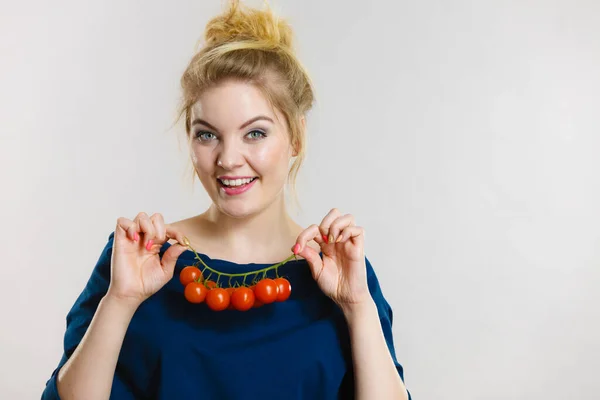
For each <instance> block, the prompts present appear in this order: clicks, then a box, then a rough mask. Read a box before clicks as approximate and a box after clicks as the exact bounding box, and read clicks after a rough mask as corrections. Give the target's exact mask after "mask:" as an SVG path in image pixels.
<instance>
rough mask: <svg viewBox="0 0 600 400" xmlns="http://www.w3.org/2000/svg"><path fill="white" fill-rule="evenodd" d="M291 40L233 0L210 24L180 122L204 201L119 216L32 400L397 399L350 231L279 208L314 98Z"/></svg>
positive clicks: (379, 305) (379, 311) (343, 220)
mask: <svg viewBox="0 0 600 400" xmlns="http://www.w3.org/2000/svg"><path fill="white" fill-rule="evenodd" d="M291 42H292V32H291V29H290V27H289V25H288V24H287V23H286V22H285V21H283V20H280V19H278V18H276V17H275V16H274V15H273V13H272V12H271V11H270V10H266V11H262V10H255V9H248V8H244V7H242V6H240V5H239V4H238V2H237V1H233V2H231V3H230V5H229V7H228V9H227V10H226V11H225V12H224V13H223V14H222V15H219V16H217V17H215V18H214V19H212V20H211V21H210V22H209V23H208V25H207V27H206V31H205V44H204V47H203V48H202V49H201V50H200V51H199V52H198V54H196V55H195V56H194V57H193V58H192V60H191V62H190V63H189V66H188V67H187V69H186V71H185V72H184V74H183V77H182V78H181V84H182V89H183V102H182V107H181V116H182V117H183V118H185V126H186V134H187V138H188V140H189V150H190V154H191V160H192V163H193V167H194V170H195V174H196V175H197V177H198V178H199V179H200V181H201V182H202V185H203V186H204V188H205V190H206V191H207V193H208V195H209V196H210V198H211V199H212V205H211V206H210V207H209V208H208V209H207V210H206V211H205V212H204V213H202V214H200V215H197V216H193V217H191V218H188V219H185V220H182V221H177V222H173V223H170V224H166V223H165V222H164V220H163V217H162V215H161V214H159V213H157V214H154V215H152V216H149V215H147V214H145V213H143V212H141V213H139V214H138V215H137V216H136V217H135V218H134V219H133V220H130V219H127V218H119V219H118V221H117V225H116V229H115V231H114V232H112V233H111V234H110V235H109V237H108V243H107V244H106V247H105V248H104V251H103V252H102V253H101V255H100V258H99V260H98V263H97V265H96V267H95V268H94V270H93V272H92V275H91V277H90V279H89V282H88V283H87V286H86V287H85V289H84V290H83V292H82V293H81V295H80V296H79V298H78V299H77V301H76V303H75V304H74V306H73V308H72V309H71V311H70V312H69V314H68V316H67V330H66V333H65V338H64V347H65V348H64V351H65V352H64V355H63V357H62V359H61V360H60V363H59V365H58V368H56V370H55V371H54V373H53V374H52V376H51V378H50V380H49V381H48V383H47V386H46V389H45V391H44V392H43V394H42V398H43V399H58V398H62V399H65V400H68V399H85V400H93V399H107V398H109V397H110V398H114V399H169V400H171V399H259V398H260V399H285V400H289V399H311V400H313V399H336V398H344V399H346V398H347V399H351V398H354V399H368V400H382V399H408V398H410V395H409V394H408V392H407V390H406V389H405V386H404V383H403V370H402V366H401V365H400V364H399V363H398V362H397V360H396V356H395V350H394V345H393V340H392V330H391V325H392V310H391V309H390V306H389V305H388V303H387V302H386V300H385V298H384V297H383V295H382V293H381V289H380V286H379V283H378V281H377V277H376V275H375V272H374V271H373V268H372V267H371V265H370V263H369V262H368V260H367V259H366V258H365V256H364V252H363V241H364V234H363V230H362V228H360V227H358V226H356V225H355V222H354V218H353V216H352V215H350V214H343V213H341V212H340V211H338V210H336V209H332V210H331V212H329V213H328V214H327V215H326V216H325V217H324V218H323V219H322V221H320V222H319V223H318V224H315V225H312V226H309V227H308V228H303V227H301V226H299V225H298V224H297V223H295V222H294V221H293V220H292V218H291V217H290V216H289V215H288V213H287V212H286V206H285V198H284V187H285V184H286V182H287V181H288V180H289V181H290V182H291V183H292V184H293V182H294V179H295V176H296V173H297V172H298V168H299V167H300V164H301V162H302V159H303V157H304V151H305V141H306V140H305V135H306V132H305V116H306V114H307V112H308V111H309V109H310V108H311V105H312V103H313V91H312V87H311V83H310V80H309V77H308V75H307V73H306V71H305V70H304V68H303V67H302V66H301V64H300V63H299V61H298V60H297V59H296V56H295V54H294V52H293V48H292V43H291ZM292 162H293V164H292V166H291V168H290V163H292Z"/></svg>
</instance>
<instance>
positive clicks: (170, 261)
mask: <svg viewBox="0 0 600 400" xmlns="http://www.w3.org/2000/svg"><path fill="white" fill-rule="evenodd" d="M186 249H187V247H186V246H184V245H181V244H179V243H175V244H172V245H171V246H169V248H168V249H167V251H165V254H163V256H162V259H161V260H160V263H161V265H162V267H163V270H164V271H165V273H167V274H168V275H169V276H173V271H174V270H175V264H176V263H177V259H178V258H179V256H180V255H181V254H182V253H183V252H184V251H186Z"/></svg>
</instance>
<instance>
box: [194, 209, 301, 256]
mask: <svg viewBox="0 0 600 400" xmlns="http://www.w3.org/2000/svg"><path fill="white" fill-rule="evenodd" d="M198 218H199V220H200V221H202V224H203V225H205V227H206V229H207V231H208V232H211V236H212V238H214V239H217V240H216V241H214V242H213V243H212V246H211V247H212V251H213V252H216V253H217V254H218V256H219V257H220V258H227V259H229V260H239V261H243V260H253V262H271V261H277V260H279V258H282V257H284V258H285V257H287V255H289V254H291V250H290V249H291V247H292V246H293V245H294V241H295V240H296V237H297V236H298V234H299V233H300V232H301V231H302V227H300V226H299V225H298V224H297V223H296V222H294V220H292V218H291V217H290V216H289V214H288V213H287V211H286V208H285V203H284V201H283V198H281V199H278V200H276V201H275V202H274V203H273V204H271V205H269V206H268V207H266V208H265V209H264V210H262V211H261V212H259V213H257V214H253V215H251V216H248V217H244V218H233V217H231V216H229V215H226V214H224V213H223V212H221V211H220V210H218V209H217V208H216V207H215V206H214V205H212V206H211V207H210V208H209V209H208V210H207V211H206V212H205V213H203V214H201V215H199V216H198ZM228 252H229V253H230V254H228ZM265 260H269V261H265ZM279 261H280V260H279Z"/></svg>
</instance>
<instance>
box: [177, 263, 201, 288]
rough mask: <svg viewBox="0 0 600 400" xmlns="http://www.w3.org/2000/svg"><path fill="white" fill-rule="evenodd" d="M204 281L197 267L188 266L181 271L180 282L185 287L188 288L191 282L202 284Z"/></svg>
mask: <svg viewBox="0 0 600 400" xmlns="http://www.w3.org/2000/svg"><path fill="white" fill-rule="evenodd" d="M200 281H202V271H200V270H199V269H198V268H197V267H194V266H191V265H189V266H187V267H185V268H184V269H182V270H181V273H180V274H179V282H181V284H182V285H183V286H187V284H188V283H190V282H200Z"/></svg>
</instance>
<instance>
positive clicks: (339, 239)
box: [335, 235, 342, 243]
mask: <svg viewBox="0 0 600 400" xmlns="http://www.w3.org/2000/svg"><path fill="white" fill-rule="evenodd" d="M341 241H342V235H340V236H338V238H337V240H336V241H335V242H336V243H339V242H341Z"/></svg>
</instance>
